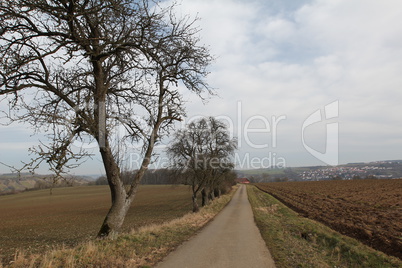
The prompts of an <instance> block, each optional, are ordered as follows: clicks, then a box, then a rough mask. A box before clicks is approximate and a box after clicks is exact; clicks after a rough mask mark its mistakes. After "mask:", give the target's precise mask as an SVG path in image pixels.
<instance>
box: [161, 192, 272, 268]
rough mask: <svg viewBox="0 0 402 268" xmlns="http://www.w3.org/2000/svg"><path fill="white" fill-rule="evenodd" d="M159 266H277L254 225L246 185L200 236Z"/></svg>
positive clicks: (183, 267) (163, 267)
mask: <svg viewBox="0 0 402 268" xmlns="http://www.w3.org/2000/svg"><path fill="white" fill-rule="evenodd" d="M156 267H158V268H170V267H171V268H173V267H174V268H178V267H180V268H185V267H188V268H197V267H203V268H204V267H230V268H234V267H253V268H257V267H275V264H274V261H273V260H272V257H271V254H270V253H269V251H268V249H267V247H266V245H265V242H264V241H263V240H262V237H261V234H260V232H259V230H258V228H257V226H256V225H255V223H254V218H253V212H252V210H251V206H250V203H249V201H248V198H247V190H246V187H245V185H241V186H240V188H239V189H238V190H237V192H236V193H235V195H234V196H233V199H232V201H230V203H229V204H228V205H227V206H226V207H225V208H224V209H223V210H222V211H221V212H220V213H219V214H218V215H217V216H216V217H215V219H214V220H213V221H212V222H210V223H209V224H208V225H207V226H206V227H205V228H204V229H203V230H202V231H201V232H200V233H199V234H197V235H196V236H194V237H193V238H192V239H190V240H189V241H187V242H185V243H183V244H182V245H181V246H180V247H178V248H177V250H176V251H174V252H172V253H171V254H170V255H169V256H167V257H166V258H165V260H164V261H162V262H161V263H159V264H158V265H157V266H156Z"/></svg>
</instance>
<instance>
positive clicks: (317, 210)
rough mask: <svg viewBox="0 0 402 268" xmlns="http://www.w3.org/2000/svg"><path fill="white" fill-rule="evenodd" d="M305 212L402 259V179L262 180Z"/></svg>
mask: <svg viewBox="0 0 402 268" xmlns="http://www.w3.org/2000/svg"><path fill="white" fill-rule="evenodd" d="M257 187H258V188H260V189H261V190H263V191H265V192H267V193H269V194H271V195H273V196H274V197H276V198H277V199H279V200H280V201H281V202H283V203H285V204H286V205H288V206H289V207H291V208H293V209H294V210H296V211H297V212H299V213H301V214H302V215H303V216H306V217H309V218H311V219H315V220H318V221H320V222H323V223H324V224H326V225H328V226H330V227H331V228H333V229H334V230H336V231H338V232H340V233H342V234H345V235H348V236H350V237H353V238H356V239H358V240H360V241H362V242H363V243H365V244H366V245H368V246H370V247H373V248H375V249H377V250H380V251H383V252H385V253H386V254H389V255H393V256H396V257H398V258H400V259H402V179H397V180H352V181H317V182H282V183H260V184H257Z"/></svg>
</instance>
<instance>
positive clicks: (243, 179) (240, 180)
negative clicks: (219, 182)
mask: <svg viewBox="0 0 402 268" xmlns="http://www.w3.org/2000/svg"><path fill="white" fill-rule="evenodd" d="M236 182H237V183H250V181H249V180H248V179H247V178H237V179H236Z"/></svg>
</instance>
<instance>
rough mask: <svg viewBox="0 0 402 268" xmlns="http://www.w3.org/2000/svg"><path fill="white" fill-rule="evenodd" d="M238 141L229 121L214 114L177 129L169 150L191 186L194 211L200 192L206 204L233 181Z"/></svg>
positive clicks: (179, 171)
mask: <svg viewBox="0 0 402 268" xmlns="http://www.w3.org/2000/svg"><path fill="white" fill-rule="evenodd" d="M236 144H237V143H236V140H235V139H234V138H231V137H230V134H229V132H228V130H227V127H226V125H225V124H224V123H223V122H222V121H220V120H217V119H215V118H214V117H208V118H201V119H199V120H197V121H193V122H191V123H190V124H188V126H187V128H185V129H182V130H179V131H178V132H176V134H175V137H174V142H173V143H172V144H171V145H170V146H169V148H168V154H169V155H170V157H171V159H172V163H173V168H174V171H175V174H176V176H177V177H178V178H179V179H180V180H181V181H182V182H183V183H185V184H188V185H190V186H191V189H192V200H193V211H194V212H197V211H198V210H199V206H198V202H197V196H198V195H199V194H200V193H201V195H202V205H206V204H207V203H208V201H209V200H211V199H213V198H214V197H215V196H219V195H220V194H221V191H222V189H225V188H226V187H227V186H228V185H230V184H231V183H233V181H234V179H235V177H236V175H235V174H234V173H233V171H232V170H233V168H234V163H233V161H234V155H233V154H234V151H235V149H236Z"/></svg>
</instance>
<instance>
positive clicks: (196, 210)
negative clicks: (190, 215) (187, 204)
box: [192, 194, 200, 212]
mask: <svg viewBox="0 0 402 268" xmlns="http://www.w3.org/2000/svg"><path fill="white" fill-rule="evenodd" d="M192 200H193V212H198V211H200V208H199V207H198V203H197V194H193V196H192Z"/></svg>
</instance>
